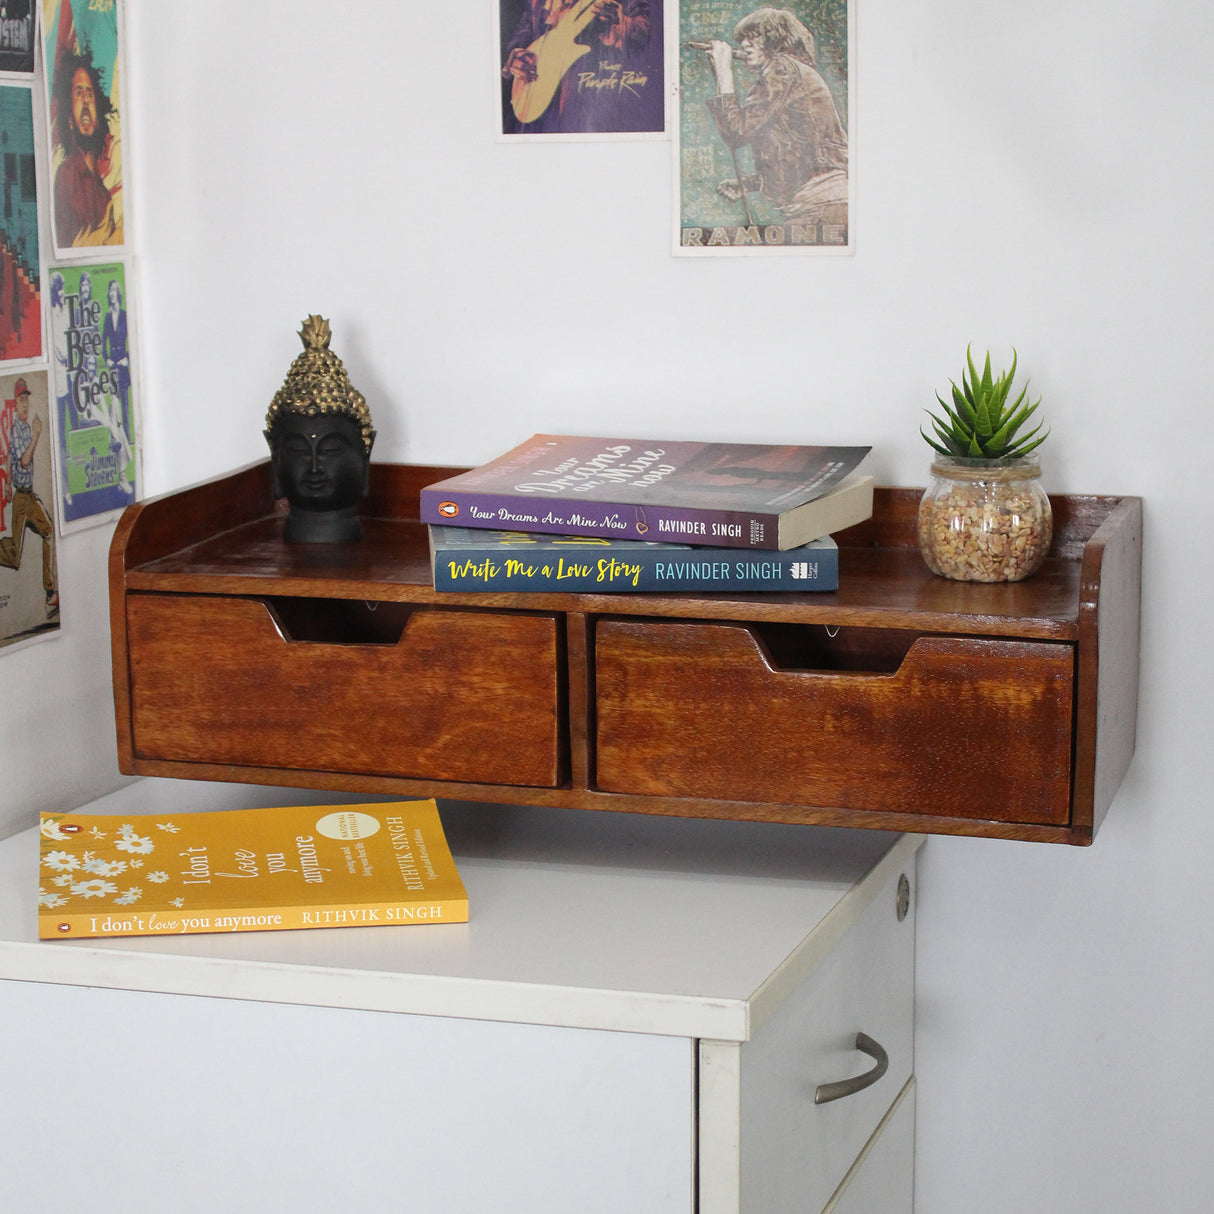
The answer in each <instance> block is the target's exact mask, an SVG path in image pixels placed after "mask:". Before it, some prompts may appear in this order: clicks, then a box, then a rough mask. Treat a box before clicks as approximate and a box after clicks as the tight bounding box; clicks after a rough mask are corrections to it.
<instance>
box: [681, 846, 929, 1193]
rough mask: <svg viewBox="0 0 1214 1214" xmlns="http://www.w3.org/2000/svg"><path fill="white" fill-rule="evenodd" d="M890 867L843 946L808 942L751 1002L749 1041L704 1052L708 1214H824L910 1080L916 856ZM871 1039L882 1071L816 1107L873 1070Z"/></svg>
mask: <svg viewBox="0 0 1214 1214" xmlns="http://www.w3.org/2000/svg"><path fill="white" fill-rule="evenodd" d="M883 870H884V871H883V872H881V874H880V876H877V875H876V874H874V876H873V877H871V878H869V880H870V881H873V882H875V883H876V887H875V889H874V890H873V897H872V899H871V901H869V902H868V903H867V905H865V906H864V907H863V909H862V910H860V911H859V912H858V913H857V914H856V917H855V918H854V920H853V921H851V922H850V925H849V926H847V927H845V928H844V929H842V930H840V931H839V934H838V938H837V939H836V940H834V943H833V945H823V946H822V948H821V949H816V948H814V947H813V943H814V941H815V937H809V938H808V942H807V944H806V945H805V946H803V947H802V948H801V949H798V950H796V951H794V952H793V953H792V954H791V955H790V957H789V959H788V960H787V961H786V962H785V963H784V965H783V966H782V967H781V969H780V970H778V971H777V972H776V973H775V974H773V975H772V977H771V979H769V981H768V982H767V984H765V986H764V987H763V988H762V989H761V990H760V991H759V992H757V993H756V995H755V996H754V997H753V998H752V1001H751V1018H752V1019H751V1033H750V1039H749V1040H748V1041H745V1042H743V1043H741V1044H738V1043H737V1042H721V1041H707V1040H704V1041H701V1042H700V1082H699V1099H700V1117H699V1125H700V1157H699V1158H700V1166H699V1185H700V1214H739V1212H741V1214H770V1212H771V1211H784V1210H804V1211H806V1212H807V1214H808V1212H809V1211H820V1210H822V1208H823V1207H824V1206H826V1205H827V1203H828V1202H829V1201H830V1200H831V1196H832V1194H834V1193H835V1192H836V1191H837V1190H838V1189H839V1188H840V1186H841V1185H842V1184H843V1183H844V1181H845V1178H846V1177H847V1175H848V1173H849V1171H850V1170H852V1169H854V1168H855V1166H856V1164H857V1161H858V1159H859V1157H860V1155H861V1154H862V1152H863V1151H864V1149H865V1144H866V1143H869V1142H870V1141H871V1139H872V1137H873V1134H874V1132H875V1131H876V1130H877V1129H878V1127H879V1125H880V1124H881V1121H882V1119H883V1118H884V1117H885V1116H886V1114H887V1113H888V1111H889V1110H890V1107H891V1106H892V1105H893V1104H894V1103H895V1102H896V1100H897V1098H898V1096H899V1094H900V1093H901V1092H902V1091H903V1089H904V1088H905V1086H906V1084H907V1081H908V1080H909V1079H910V1078H911V1076H912V1074H913V1072H914V998H915V992H914V983H915V909H914V905H915V896H914V889H915V867H914V859H913V857H910V858H908V859H907V860H905V861H904V862H903V863H902V864H899V863H897V862H896V861H895V862H894V863H891V864H887V865H883ZM904 875H905V877H906V878H907V881H908V885H909V894H910V897H909V902H908V903H906V905H907V912H906V914H905V916H904V917H903V918H902V919H899V918H898V907H899V904H900V903H899V896H898V890H899V883H900V878H901V877H902V876H904ZM854 892H855V891H853V893H854ZM839 909H840V911H841V910H842V906H841V907H840V908H839ZM836 913H837V912H836ZM827 922H828V923H829V920H828V921H827ZM824 926H825V925H824ZM822 930H823V929H819V932H821V931H822ZM817 934H818V933H816V935H817ZM828 934H830V935H833V934H834V933H833V932H828ZM860 1033H864V1034H866V1035H867V1036H868V1037H870V1038H871V1039H872V1040H873V1041H875V1042H877V1043H878V1044H879V1046H880V1048H881V1049H883V1050H884V1051H885V1056H886V1059H887V1066H886V1069H885V1071H884V1073H882V1074H881V1075H880V1076H879V1077H877V1078H875V1079H874V1080H873V1082H871V1083H869V1084H868V1085H867V1086H865V1087H863V1088H862V1089H861V1090H859V1091H855V1092H853V1093H851V1094H849V1095H844V1096H841V1097H839V1098H838V1099H834V1100H830V1101H828V1102H825V1103H821V1104H819V1103H817V1102H816V1100H815V1097H816V1096H817V1095H818V1092H819V1089H820V1088H821V1087H822V1086H823V1085H827V1084H833V1083H836V1082H838V1081H841V1080H846V1079H852V1078H855V1077H857V1076H862V1075H865V1074H866V1073H868V1072H871V1071H872V1070H873V1068H874V1067H875V1066H876V1063H874V1061H873V1060H872V1058H870V1057H869V1056H868V1055H867V1054H865V1053H862V1052H860V1051H859V1050H858V1049H856V1038H857V1034H860ZM878 1208H880V1209H881V1210H882V1214H884V1208H883V1207H878ZM896 1208H897V1207H896V1206H891V1207H890V1209H896Z"/></svg>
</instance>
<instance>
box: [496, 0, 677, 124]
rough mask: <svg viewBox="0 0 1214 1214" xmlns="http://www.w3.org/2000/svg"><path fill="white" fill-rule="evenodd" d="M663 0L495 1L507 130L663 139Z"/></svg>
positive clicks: (503, 121) (502, 94)
mask: <svg viewBox="0 0 1214 1214" xmlns="http://www.w3.org/2000/svg"><path fill="white" fill-rule="evenodd" d="M665 3H666V0H497V16H498V45H499V48H500V52H501V53H500V57H499V60H498V66H499V68H500V70H501V81H500V83H501V126H500V128H499V132H500V135H501V137H502V138H504V139H513V140H526V139H557V140H559V139H611V138H629V139H642V138H664V137H665V130H666V119H665V87H664V83H663V81H664V65H663V56H664V53H665V51H664V47H665V41H664V36H663V22H662V10H663V6H664V4H665Z"/></svg>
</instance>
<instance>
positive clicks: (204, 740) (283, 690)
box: [110, 462, 1142, 844]
mask: <svg viewBox="0 0 1214 1214" xmlns="http://www.w3.org/2000/svg"><path fill="white" fill-rule="evenodd" d="M459 471H462V469H459V468H438V467H418V466H411V465H395V464H373V465H372V478H371V493H370V495H369V497H368V498H367V500H366V502H365V503H364V508H363V518H364V527H365V532H366V534H365V537H364V539H363V540H362V541H361V542H359V543H357V544H351V545H331V546H321V545H289V544H286V543H285V542H284V541H283V538H282V529H283V520H284V517H285V515H284V513H283V511H282V509H281V507H280V505H279V504H278V503H276V502H275V501H274V498H273V490H272V475H271V471H270V465H269V463H268V462H263V463H259V464H255V465H253V466H251V467H249V468H246V469H243V470H241V471H239V472H236V473H233V474H231V475H228V476H224V477H220V478H218V479H215V480H212V481H208V482H206V483H204V484H201V485H197V486H195V487H193V488H190V489H185V490H182V491H180V492H177V493H171V494H167V495H165V496H163V497H159V498H155V499H152V500H149V501H146V502H141V503H138V504H136V505H133V506H131V507H129V508H128V509H127V511H126V512H125V514H124V515H123V517H122V519H121V521H120V523H119V525H118V528H117V530H116V532H115V535H114V539H113V544H112V547H111V552H110V612H111V631H112V639H113V661H114V703H115V712H116V719H117V729H118V751H119V765H120V767H121V769H122V770H123V771H124V772H126V773H128V774H139V775H156V776H173V777H178V778H195V779H205V780H235V781H250V782H254V783H266V784H283V785H296V786H299V787H307V788H320V789H338V790H343V791H365V792H367V793H373V794H391V795H401V796H408V797H417V796H421V797H429V796H435V797H445V798H452V799H458V800H471V801H486V802H501V803H506V802H510V803H515V802H517V803H524V804H532V805H563V806H571V807H575V808H582V809H600V810H623V811H627V812H631V813H656V814H669V815H677V816H684V817H708V818H736V819H753V820H761V821H769V822H794V823H816V824H824V825H836V826H852V827H867V828H874V829H880V830H898V831H903V830H907V831H914V832H928V833H944V834H965V835H983V836H990V837H998V838H1007V839H1024V840H1033V841H1038V842H1051V843H1079V844H1084V843H1090V842H1091V841H1092V838H1093V836H1094V835H1095V832H1096V830H1097V828H1098V826H1099V824H1100V822H1101V820H1102V819H1103V817H1104V815H1105V813H1106V811H1107V810H1108V807H1109V804H1110V803H1111V802H1112V800H1113V797H1114V795H1115V793H1116V791H1117V788H1118V786H1119V785H1120V783H1121V780H1122V777H1123V776H1124V774H1125V771H1126V768H1127V767H1128V765H1129V762H1130V759H1131V757H1132V755H1133V752H1134V731H1135V716H1136V708H1137V700H1138V634H1139V604H1140V597H1141V589H1140V587H1141V556H1142V502H1141V499H1139V498H1135V497H1079V496H1059V497H1053V498H1051V503H1052V507H1053V511H1054V541H1053V546H1052V548H1051V550H1050V554H1049V556H1048V557H1047V559H1046V561H1045V563H1044V565H1043V566H1042V568H1041V570H1040V571H1039V572H1038V573H1037V574H1035V575H1034V576H1033V577H1031V578H1029V579H1027V580H1025V581H1023V582H1018V583H1012V584H996V585H983V584H974V583H963V582H952V581H948V580H945V579H943V578H939V577H936V576H934V575H933V574H931V573H930V572H929V571H928V570H927V568H926V566H925V565H924V564H923V561H922V559H921V557H920V556H919V551H918V545H917V541H916V538H915V530H916V516H917V509H918V502H919V498H920V496H921V494H922V490H919V489H888V488H879V489H877V490H876V494H875V502H874V513H873V517H872V518H871V519H870V520H868V521H867V522H865V523H863V524H861V525H859V526H857V527H852V528H850V529H849V530H847V531H844V532H840V533H839V534H838V535H837V536H836V537H835V538H836V539H837V540H838V543H839V549H840V553H839V570H840V572H839V589H838V590H837V591H833V592H829V593H822V592H810V593H772V594H741V593H714V594H707V593H698V594H669V595H666V594H564V593H556V592H552V593H530V592H529V593H526V594H504V593H464V594H440V593H437V592H436V591H435V590H434V589H433V587H432V585H431V575H430V559H429V548H428V544H427V538H426V528H425V525H424V524H422V523H421V522H419V521H418V509H417V503H418V493H419V490H420V489H421V487H422V486H424V485H427V484H431V483H433V482H435V481H438V480H442V479H444V478H445V477H447V476H451V475H454V474H455V473H456V472H459ZM733 555H743V554H741V553H734V554H733ZM751 555H753V554H751Z"/></svg>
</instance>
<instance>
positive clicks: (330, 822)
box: [38, 800, 468, 939]
mask: <svg viewBox="0 0 1214 1214" xmlns="http://www.w3.org/2000/svg"><path fill="white" fill-rule="evenodd" d="M41 834H42V839H41V854H40V856H39V885H38V934H39V936H40V937H41V938H42V939H55V938H65V937H67V938H71V937H82V936H101V937H107V936H154V935H170V934H188V933H195V932H237V931H273V930H282V929H288V928H309V927H372V926H379V925H389V924H413V923H465V922H467V920H468V896H467V894H466V892H465V890H464V886H463V882H462V881H461V880H460V876H459V872H458V870H457V868H456V866H455V861H454V860H453V859H452V857H451V851H450V848H449V847H448V846H447V840H446V836H445V835H444V833H443V827H442V820H441V819H440V817H439V814H438V807H437V806H436V804H435V803H434V801H432V800H430V801H392V802H384V803H382V804H374V805H353V806H336V805H326V806H294V807H288V808H276V809H244V810H219V811H213V812H210V813H188V814H157V815H147V816H138V817H136V816H133V815H126V816H123V817H115V816H112V815H100V814H44V815H43V817H42V826H41Z"/></svg>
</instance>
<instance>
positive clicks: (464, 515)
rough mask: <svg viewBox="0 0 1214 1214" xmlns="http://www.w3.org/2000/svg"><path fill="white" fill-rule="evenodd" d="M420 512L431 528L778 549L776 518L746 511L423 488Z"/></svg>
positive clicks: (711, 546)
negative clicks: (467, 528) (457, 528)
mask: <svg viewBox="0 0 1214 1214" xmlns="http://www.w3.org/2000/svg"><path fill="white" fill-rule="evenodd" d="M420 513H421V521H422V522H423V523H433V524H434V525H435V526H448V527H449V526H452V525H455V526H460V527H480V528H484V529H489V530H494V531H498V530H503V531H528V532H538V533H540V534H544V535H588V536H593V537H595V538H596V539H600V538H601V539H616V540H618V539H627V540H648V541H650V542H655V541H656V542H658V543H661V542H662V541H667V542H669V543H675V544H698V545H701V546H704V547H710V548H763V549H771V550H776V549H778V548H779V546H780V535H779V529H780V527H779V525H780V519H779V515H776V514H756V513H753V512H752V511H749V510H713V509H709V508H700V507H695V506H653V505H648V504H646V505H620V504H618V503H613V502H591V501H577V500H573V499H570V498H560V497H557V498H551V497H544V498H543V499H539V498H531V497H518V496H514V495H511V494H501V493H477V492H470V491H467V490H454V491H452V490H450V489H448V490H439V489H434V488H425V489H422V491H421V501H420Z"/></svg>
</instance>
